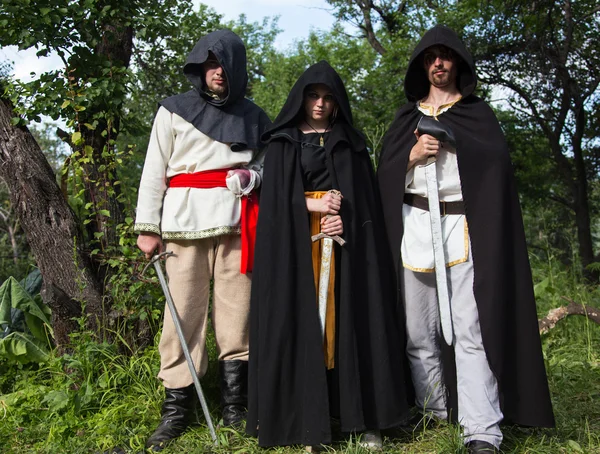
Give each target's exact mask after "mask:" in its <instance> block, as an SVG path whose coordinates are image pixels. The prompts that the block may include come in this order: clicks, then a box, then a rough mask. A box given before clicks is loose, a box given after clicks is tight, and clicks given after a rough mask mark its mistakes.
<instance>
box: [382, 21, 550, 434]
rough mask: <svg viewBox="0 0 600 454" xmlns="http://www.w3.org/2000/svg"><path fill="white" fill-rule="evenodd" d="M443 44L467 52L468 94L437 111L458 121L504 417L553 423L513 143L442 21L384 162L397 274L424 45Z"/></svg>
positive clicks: (418, 61)
mask: <svg viewBox="0 0 600 454" xmlns="http://www.w3.org/2000/svg"><path fill="white" fill-rule="evenodd" d="M435 44H443V45H445V46H447V47H449V48H451V49H453V50H454V51H455V52H456V53H457V54H458V55H459V56H460V57H461V59H462V62H461V64H460V65H459V76H458V83H457V86H458V88H459V90H460V91H461V94H462V99H461V100H460V101H459V102H458V103H457V104H455V105H454V106H452V108H450V109H449V110H448V111H446V112H444V113H443V114H441V115H439V116H438V120H439V121H441V122H442V123H444V124H447V125H448V126H450V128H452V130H453V131H454V135H455V136H456V141H457V159H458V168H459V173H460V181H461V187H462V194H463V199H464V203H465V212H466V218H467V223H468V226H469V234H470V237H471V245H472V254H473V263H474V270H475V271H474V273H475V281H474V293H475V299H476V301H477V308H478V311H479V322H480V325H481V335H482V338H483V345H484V348H485V352H486V355H487V358H488V361H489V364H490V367H491V369H492V372H493V373H494V375H495V376H496V378H497V379H498V386H499V391H500V404H501V408H502V412H503V414H504V419H505V421H506V422H512V423H518V424H522V425H527V426H542V427H551V426H554V416H553V413H552V405H551V401H550V393H549V390H548V382H547V378H546V371H545V369H544V360H543V357H542V349H541V343H540V337H539V333H538V324H537V314H536V306H535V299H534V295H533V286H532V278H531V269H530V267H529V258H528V255H527V246H526V244H525V234H524V230H523V220H522V216H521V209H520V206H519V199H518V196H517V190H516V186H515V181H514V175H513V169H512V165H511V162H510V157H509V153H508V148H507V145H506V142H505V139H504V135H503V133H502V130H501V129H500V125H499V124H498V120H497V119H496V117H495V115H494V113H493V111H492V110H491V108H490V107H489V106H488V105H487V104H486V103H485V102H484V101H483V100H481V99H480V98H478V97H476V96H474V95H473V94H472V92H473V90H474V89H475V85H476V74H475V66H474V64H473V60H472V59H471V56H470V55H469V54H468V52H467V50H466V48H465V47H464V45H463V44H462V42H461V41H460V40H459V38H458V36H457V35H456V34H455V33H454V32H453V31H452V30H450V29H448V28H446V27H443V26H437V27H435V28H433V29H431V30H430V31H428V32H427V33H426V34H425V35H424V36H423V38H422V40H421V41H420V43H419V44H418V46H417V48H416V49H415V51H414V53H413V55H412V57H411V61H410V64H409V68H408V71H407V76H406V79H405V85H404V89H405V93H406V96H407V98H408V99H409V101H410V102H408V103H407V104H405V105H404V106H403V107H402V108H400V110H399V111H398V113H397V114H396V117H395V119H394V122H393V123H392V125H391V126H390V129H389V131H388V132H387V135H386V137H385V139H384V145H383V151H382V154H381V160H380V164H379V168H378V180H379V187H380V191H381V195H382V203H383V209H384V215H385V222H386V226H387V232H388V235H389V242H390V245H391V250H392V254H393V256H394V263H395V264H396V268H397V271H398V272H399V271H400V269H401V267H402V261H401V260H402V259H401V257H400V245H401V241H402V235H403V226H402V203H403V198H404V189H405V188H404V184H403V182H404V175H405V174H406V168H407V163H408V157H409V154H410V150H411V148H412V147H413V146H414V144H415V143H416V138H415V136H414V134H413V131H414V130H415V128H416V125H417V122H418V120H419V118H420V117H421V116H422V114H421V113H420V112H419V111H418V110H417V104H416V101H418V100H419V99H422V98H423V97H425V96H426V95H427V93H428V91H429V85H428V82H427V76H426V74H425V71H424V69H423V64H422V61H423V51H424V50H425V49H426V48H428V47H430V46H432V45H435ZM424 81H425V83H426V85H424ZM445 369H446V368H445ZM449 369H451V367H450V368H449ZM445 375H446V377H445V378H446V381H447V382H448V383H447V384H448V385H449V389H450V393H451V394H452V393H453V392H454V393H455V390H454V389H453V388H454V387H453V386H452V383H453V382H455V379H454V378H453V377H452V374H451V373H449V372H448V370H445ZM453 414H456V411H453Z"/></svg>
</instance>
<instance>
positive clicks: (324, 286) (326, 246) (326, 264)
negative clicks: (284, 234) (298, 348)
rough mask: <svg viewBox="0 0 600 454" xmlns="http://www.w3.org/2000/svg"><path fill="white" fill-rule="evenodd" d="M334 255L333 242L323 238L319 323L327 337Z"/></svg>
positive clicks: (322, 332) (322, 333) (323, 334)
mask: <svg viewBox="0 0 600 454" xmlns="http://www.w3.org/2000/svg"><path fill="white" fill-rule="evenodd" d="M332 254H333V240H332V239H331V238H323V243H322V244H321V271H320V273H319V322H320V323H321V335H322V336H323V337H325V317H326V314H327V293H328V291H329V276H330V275H331V255H332Z"/></svg>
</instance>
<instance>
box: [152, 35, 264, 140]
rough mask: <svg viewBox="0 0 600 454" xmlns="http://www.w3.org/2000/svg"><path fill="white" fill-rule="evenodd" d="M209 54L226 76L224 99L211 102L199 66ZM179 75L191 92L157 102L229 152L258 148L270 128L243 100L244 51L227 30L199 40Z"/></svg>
mask: <svg viewBox="0 0 600 454" xmlns="http://www.w3.org/2000/svg"><path fill="white" fill-rule="evenodd" d="M209 52H212V53H213V54H214V55H215V57H217V59H218V60H219V63H221V66H222V67H223V70H224V71H225V74H226V76H227V87H228V92H227V96H226V97H225V98H224V99H215V98H213V97H212V96H211V95H210V94H209V93H207V92H206V83H205V80H204V71H203V70H202V64H203V63H204V62H205V61H206V60H207V59H208V55H209ZM183 72H184V74H185V75H186V77H187V78H188V80H189V81H190V82H191V83H192V85H193V86H194V89H192V90H190V91H188V92H186V93H182V94H180V95H175V96H171V97H169V98H167V99H163V100H162V101H160V102H159V104H160V105H161V106H163V107H164V108H165V109H167V110H168V111H169V112H171V113H174V114H177V115H179V116H180V117H182V118H183V119H184V120H186V121H188V122H189V123H191V124H192V125H194V127H195V128H196V129H198V130H199V131H200V132H202V133H203V134H206V135H207V136H208V137H210V138H211V139H213V140H216V141H218V142H222V143H228V144H230V147H231V149H232V150H233V151H240V150H245V149H248V148H252V149H256V148H260V147H261V146H262V144H261V141H260V135H261V134H262V133H263V132H264V131H265V130H266V129H267V127H269V126H270V125H271V120H269V117H268V116H267V114H266V113H265V112H264V111H263V110H262V109H261V108H260V107H258V106H257V105H256V104H254V103H253V102H252V101H250V100H248V99H246V98H245V97H244V96H245V93H246V85H247V84H248V73H247V72H246V48H245V47H244V43H243V42H242V40H241V39H240V38H239V36H237V35H236V34H235V33H233V32H232V31H231V30H217V31H214V32H211V33H209V34H208V35H206V36H204V37H202V38H201V39H200V40H199V41H198V42H197V43H196V45H195V46H194V49H192V51H191V52H190V54H189V55H188V58H187V60H186V63H185V65H184V67H183Z"/></svg>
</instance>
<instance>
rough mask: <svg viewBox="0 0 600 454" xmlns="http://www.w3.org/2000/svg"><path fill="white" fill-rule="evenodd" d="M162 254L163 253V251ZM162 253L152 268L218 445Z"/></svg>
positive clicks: (211, 431)
mask: <svg viewBox="0 0 600 454" xmlns="http://www.w3.org/2000/svg"><path fill="white" fill-rule="evenodd" d="M163 254H164V253H163ZM163 254H159V255H155V256H154V257H153V258H152V261H153V264H154V269H155V270H156V275H157V276H158V280H159V282H160V286H161V287H162V290H163V293H164V294H165V299H166V300H167V306H168V307H169V311H170V312H171V318H172V319H173V324H174V325H175V331H177V337H179V342H180V343H181V349H182V350H183V355H184V356H185V359H186V361H187V364H188V368H189V369H190V374H191V375H192V381H193V382H194V387H195V388H196V393H197V394H198V399H200V406H201V407H202V412H203V413H204V419H205V420H206V425H207V426H208V430H209V431H210V436H211V438H212V440H213V442H214V444H215V446H218V445H219V441H218V439H217V434H216V432H215V428H214V426H213V422H212V418H211V417H210V412H209V411H208V405H207V403H206V399H205V397H204V393H203V392H202V386H201V385H200V380H199V379H198V375H196V367H195V366H194V360H193V359H192V356H191V355H190V350H189V348H188V345H187V342H186V341H185V336H184V335H183V329H182V328H181V322H180V321H179V316H178V315H177V309H176V308H175V303H174V302H173V297H172V296H171V292H170V291H169V286H168V284H167V280H166V279H165V275H164V273H163V270H162V266H161V265H160V258H161V256H162V255H163ZM169 254H172V253H169Z"/></svg>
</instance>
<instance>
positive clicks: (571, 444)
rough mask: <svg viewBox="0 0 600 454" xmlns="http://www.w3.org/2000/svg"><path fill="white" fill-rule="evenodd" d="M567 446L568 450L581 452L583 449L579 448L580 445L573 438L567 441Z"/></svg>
mask: <svg viewBox="0 0 600 454" xmlns="http://www.w3.org/2000/svg"><path fill="white" fill-rule="evenodd" d="M567 447H568V448H569V452H583V449H581V445H580V444H579V443H577V442H576V441H575V440H569V441H567Z"/></svg>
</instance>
